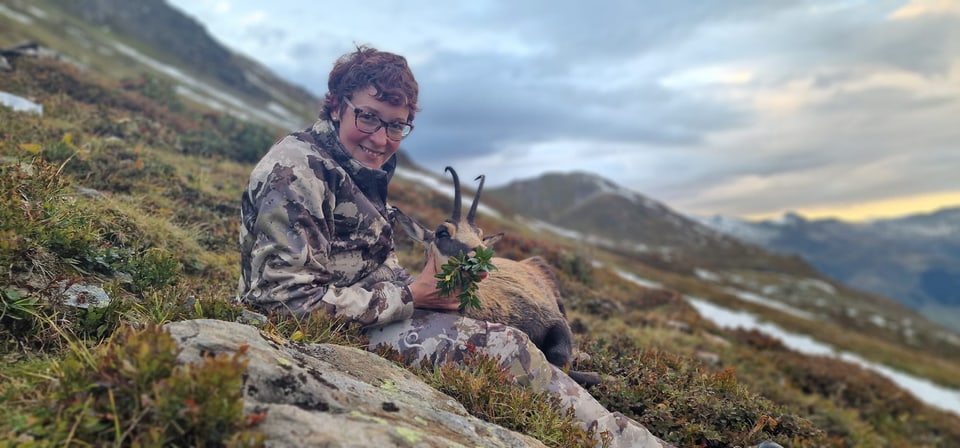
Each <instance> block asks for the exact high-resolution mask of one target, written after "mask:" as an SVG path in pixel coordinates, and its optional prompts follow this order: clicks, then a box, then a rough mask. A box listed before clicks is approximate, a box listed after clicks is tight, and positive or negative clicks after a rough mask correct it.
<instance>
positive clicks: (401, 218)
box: [390, 207, 433, 245]
mask: <svg viewBox="0 0 960 448" xmlns="http://www.w3.org/2000/svg"><path fill="white" fill-rule="evenodd" d="M391 212H392V213H390V217H391V218H392V221H394V223H396V224H399V225H400V228H401V229H403V231H404V232H406V234H407V236H409V237H410V239H412V240H414V241H416V242H418V243H420V244H423V245H427V244H429V243H430V242H431V241H433V231H432V230H430V229H428V228H426V227H424V226H423V224H420V223H419V222H417V220H415V219H413V218H411V217H409V216H407V215H406V214H405V213H403V212H402V211H400V209H399V208H396V207H391Z"/></svg>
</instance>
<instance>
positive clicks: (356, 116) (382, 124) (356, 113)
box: [343, 98, 413, 142]
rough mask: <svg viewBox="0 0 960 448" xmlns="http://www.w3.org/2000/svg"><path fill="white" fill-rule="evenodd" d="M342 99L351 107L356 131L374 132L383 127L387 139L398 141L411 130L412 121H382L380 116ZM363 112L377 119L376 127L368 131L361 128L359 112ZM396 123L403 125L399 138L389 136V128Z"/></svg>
mask: <svg viewBox="0 0 960 448" xmlns="http://www.w3.org/2000/svg"><path fill="white" fill-rule="evenodd" d="M343 101H344V102H345V103H347V105H348V106H350V107H352V108H353V124H354V126H356V128H357V130H358V131H360V132H363V133H364V134H374V133H376V132H377V131H379V130H380V129H385V131H384V134H386V136H387V138H388V139H390V140H393V141H395V142H399V141H401V140H403V139H405V138H407V136H409V135H410V133H411V132H413V123H408V122H405V121H403V122H394V123H391V122H389V121H384V120H383V119H381V118H380V117H378V116H377V115H376V114H374V113H371V112H366V111H364V110H363V109H361V108H359V107H357V106H356V105H355V104H353V103H352V102H351V101H350V100H349V99H348V98H344V99H343ZM363 113H366V114H370V115H372V116H373V117H374V118H376V119H377V121H379V122H380V123H379V124H378V125H377V127H375V128H373V129H371V130H369V131H368V130H366V129H363V128H361V127H360V114H363ZM397 124H402V125H403V128H401V129H400V137H399V138H394V137H391V136H390V129H396V128H393V127H392V126H394V125H397ZM404 130H406V131H407V132H406V133H404V132H403V131H404Z"/></svg>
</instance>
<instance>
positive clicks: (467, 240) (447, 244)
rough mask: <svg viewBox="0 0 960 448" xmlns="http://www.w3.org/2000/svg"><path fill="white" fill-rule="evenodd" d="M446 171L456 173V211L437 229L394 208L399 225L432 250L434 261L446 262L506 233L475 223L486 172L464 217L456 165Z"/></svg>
mask: <svg viewBox="0 0 960 448" xmlns="http://www.w3.org/2000/svg"><path fill="white" fill-rule="evenodd" d="M446 171H449V172H450V174H451V175H452V176H453V211H452V213H451V214H450V217H449V218H447V219H446V220H445V221H443V222H442V223H440V225H439V226H437V228H436V229H435V230H431V229H429V228H427V227H426V226H424V225H423V224H420V223H419V222H417V221H416V220H415V219H413V218H411V217H409V216H407V215H405V214H404V213H403V212H402V211H400V209H398V208H396V207H394V208H393V211H394V213H393V216H394V218H395V219H396V221H397V223H399V224H400V227H401V228H402V229H403V230H404V231H405V232H406V233H407V235H409V236H410V238H411V239H413V240H414V241H417V242H418V243H420V244H422V245H423V246H424V248H425V249H426V251H427V252H428V254H429V252H431V251H432V252H433V254H434V261H435V262H436V263H440V264H442V263H444V262H446V261H447V259H449V258H450V257H455V256H458V255H460V253H461V252H463V253H464V254H469V253H470V252H473V251H474V250H476V249H477V248H478V247H483V248H486V247H488V246H491V245H493V243H495V242H497V241H498V240H499V239H500V238H501V237H502V236H503V233H496V234H493V235H484V234H483V229H481V228H480V227H478V226H477V225H476V224H475V223H474V219H475V218H476V216H477V204H478V203H479V201H480V191H481V190H483V181H484V176H483V175H480V176H477V178H476V179H474V180H479V181H480V185H479V186H478V187H477V193H476V195H474V197H473V204H471V205H470V211H469V212H467V216H466V217H465V218H461V216H460V215H461V202H460V178H459V177H458V176H457V172H456V171H454V170H453V168H451V167H449V166H448V167H447V168H446ZM428 259H429V257H428Z"/></svg>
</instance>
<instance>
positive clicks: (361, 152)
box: [331, 86, 409, 169]
mask: <svg viewBox="0 0 960 448" xmlns="http://www.w3.org/2000/svg"><path fill="white" fill-rule="evenodd" d="M376 94H377V89H376V88H374V87H373V86H370V87H367V88H364V89H360V90H357V91H356V92H354V93H353V95H351V97H350V98H349V99H348V100H349V101H350V103H352V104H343V105H342V107H339V108H338V110H335V111H334V112H333V113H332V114H331V116H332V118H333V119H334V120H335V121H339V122H340V132H339V134H338V136H339V137H340V143H341V144H342V145H343V147H344V148H346V149H347V152H348V153H350V155H351V156H353V158H354V159H357V160H358V161H359V162H360V163H361V164H363V166H366V167H368V168H374V169H380V167H382V166H383V164H384V163H387V160H390V157H392V156H393V155H394V154H395V153H396V152H397V150H398V149H400V142H399V141H395V140H391V139H389V138H387V134H386V129H385V128H384V127H381V128H380V129H377V131H376V132H374V133H372V134H368V133H365V132H362V131H360V130H359V129H357V122H356V116H357V115H356V111H355V109H360V110H361V112H360V113H361V114H374V115H376V117H377V118H379V119H380V120H383V121H385V122H387V123H393V122H406V121H407V117H408V116H409V109H407V107H406V106H394V105H392V104H390V103H386V102H383V101H380V100H378V99H377V98H376ZM340 111H343V112H342V113H343V115H342V116H341V115H340Z"/></svg>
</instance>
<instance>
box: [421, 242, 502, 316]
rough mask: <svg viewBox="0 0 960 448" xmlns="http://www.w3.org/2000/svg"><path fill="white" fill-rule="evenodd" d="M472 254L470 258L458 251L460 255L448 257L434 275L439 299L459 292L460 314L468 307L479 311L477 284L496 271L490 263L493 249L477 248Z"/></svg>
mask: <svg viewBox="0 0 960 448" xmlns="http://www.w3.org/2000/svg"><path fill="white" fill-rule="evenodd" d="M474 253H475V255H474V256H472V257H471V256H467V255H465V254H464V253H463V251H460V255H458V256H456V257H450V259H449V260H448V261H447V262H446V263H445V264H444V265H443V266H441V267H440V269H441V272H439V273H437V275H435V277H436V278H437V289H439V290H440V297H449V296H450V294H453V292H454V291H456V290H457V289H459V290H460V293H459V294H457V298H458V299H460V312H461V313H462V312H464V311H466V309H467V307H468V306H470V307H473V308H476V309H480V298H479V297H477V289H478V287H477V284H478V283H479V282H480V280H483V278H484V276H485V273H487V272H490V271H492V270H495V269H497V267H496V266H494V265H493V263H491V261H490V259H491V258H493V249H486V248H483V247H478V248H477V249H476V250H475V251H474Z"/></svg>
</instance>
